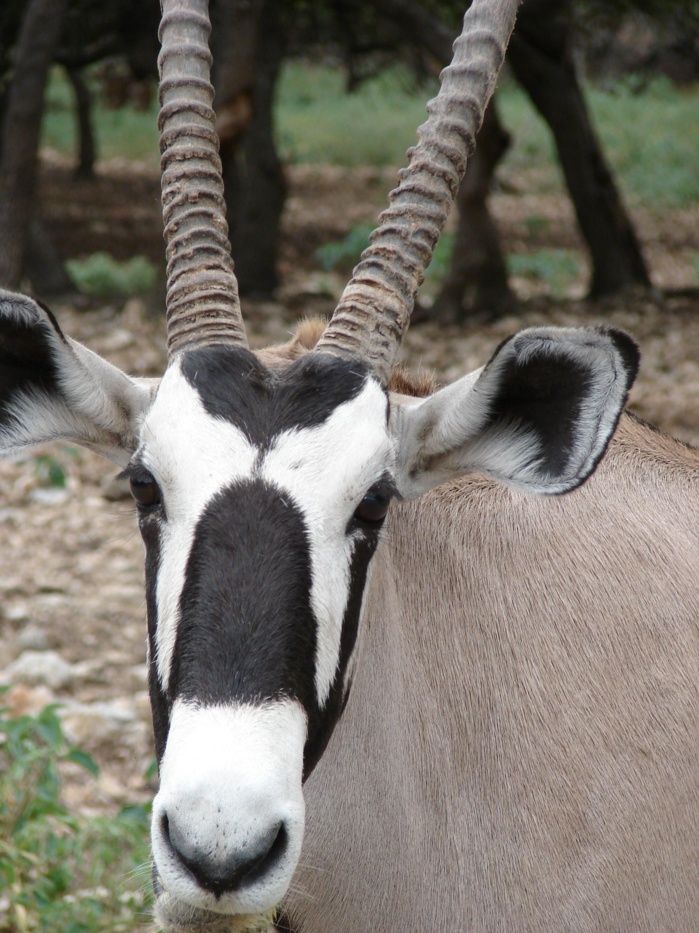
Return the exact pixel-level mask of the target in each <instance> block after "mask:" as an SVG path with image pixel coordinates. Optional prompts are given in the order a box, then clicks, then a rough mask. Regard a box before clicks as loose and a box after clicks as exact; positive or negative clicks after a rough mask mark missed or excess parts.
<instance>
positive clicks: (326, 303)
mask: <svg viewBox="0 0 699 933" xmlns="http://www.w3.org/2000/svg"><path fill="white" fill-rule="evenodd" d="M392 177H393V173H390V174H387V173H384V172H377V171H373V170H355V171H349V170H339V169H309V168H299V169H296V170H295V171H294V172H293V173H292V175H291V184H292V189H291V197H290V201H289V210H288V214H287V217H286V220H285V228H284V244H285V245H284V249H283V260H282V273H283V278H284V285H283V287H282V288H281V289H280V293H279V300H278V301H277V302H266V303H247V304H246V305H245V307H244V311H245V313H246V319H247V322H248V329H249V333H250V336H251V342H252V343H253V344H254V345H261V344H264V343H268V342H272V341H277V340H283V339H285V338H286V336H287V335H288V333H289V332H290V330H291V328H292V327H293V322H294V320H296V319H297V317H298V316H299V315H300V314H302V313H305V312H312V313H318V312H319V313H328V312H330V311H331V310H332V307H333V301H334V299H335V298H336V297H337V294H338V292H339V289H340V288H341V286H342V284H343V281H342V278H341V276H340V275H339V274H335V273H328V272H323V271H322V270H320V269H319V268H318V267H317V264H315V263H314V262H313V260H312V258H311V254H312V252H313V250H314V249H315V248H316V247H317V246H319V245H321V244H322V243H324V242H327V241H328V240H330V239H335V238H338V237H341V236H342V235H343V234H344V233H345V232H346V231H347V230H348V229H350V228H352V227H353V226H354V225H356V224H357V223H360V222H364V221H366V220H367V219H368V220H371V219H373V218H374V217H375V216H376V212H377V209H378V208H379V207H380V206H381V204H382V203H383V200H384V198H385V193H386V191H387V189H388V187H389V186H390V184H391V183H392ZM42 190H43V200H44V205H45V213H46V217H47V221H48V224H49V226H50V228H51V229H52V230H53V232H54V233H56V234H57V235H58V239H59V242H60V243H61V247H62V249H63V250H64V251H65V252H66V254H72V255H78V254H80V253H81V252H85V251H88V252H92V251H94V250H97V249H108V250H110V251H111V252H112V253H114V254H115V255H116V256H118V257H120V258H126V257H127V256H129V255H132V254H133V253H134V252H137V253H144V254H146V255H149V256H150V257H151V258H152V259H153V260H154V261H156V260H157V261H159V258H160V256H161V253H162V247H161V243H160V239H159V237H160V221H159V214H158V180H157V178H155V177H153V176H152V175H150V174H149V173H148V172H146V171H145V170H142V169H139V168H138V167H136V168H134V167H131V166H127V165H117V164H111V165H102V166H100V173H99V176H98V178H97V180H95V181H94V182H89V183H84V184H83V185H77V183H74V182H73V181H72V180H71V178H70V174H69V169H68V168H67V167H66V166H65V165H64V164H63V163H60V162H56V161H55V160H54V161H51V162H50V163H48V165H47V166H46V168H45V171H44V174H43V177H42ZM525 191H526V186H525V184H524V182H523V181H522V180H518V181H517V184H514V182H513V183H512V184H510V185H508V186H507V191H506V193H501V194H498V195H497V196H496V197H495V199H494V210H495V213H496V214H497V216H498V218H499V220H500V222H501V227H502V230H503V235H504V239H505V243H506V248H507V249H508V251H515V250H516V249H518V248H520V247H521V246H523V245H525V244H526V246H527V248H528V249H532V248H543V247H546V246H548V245H551V246H558V247H560V246H565V247H570V248H576V247H577V246H578V245H579V244H578V239H577V235H576V233H575V230H574V224H573V221H572V215H571V211H570V207H569V205H568V203H567V201H566V200H565V198H564V197H563V196H562V195H555V194H554V195H550V194H549V195H545V196H530V195H527V194H526V193H525ZM533 213H535V214H536V216H540V217H545V218H547V220H548V222H547V224H546V225H545V230H544V231H539V232H538V233H536V234H534V233H533V232H532V230H531V224H530V225H529V226H528V225H527V223H526V220H527V217H530V216H531V215H532V214H533ZM636 219H637V221H638V225H639V231H640V234H641V237H642V239H643V242H644V244H645V246H646V250H647V254H648V259H649V262H650V265H651V268H652V270H653V275H654V280H655V283H656V285H657V286H658V288H659V291H658V293H657V295H654V296H653V295H651V296H648V295H628V296H624V297H620V298H617V299H615V300H612V301H608V302H605V303H604V304H590V303H587V302H585V301H584V300H582V299H581V298H580V297H576V295H577V296H580V295H581V294H582V293H583V288H584V283H583V282H582V281H581V282H579V283H575V284H573V285H572V286H571V289H570V292H571V294H572V296H573V297H569V298H566V299H565V300H563V301H558V302H554V301H553V300H551V299H550V298H548V297H546V295H545V294H543V292H544V291H545V286H543V285H539V284H537V283H532V282H531V281H528V280H525V279H518V280H516V281H515V283H514V284H515V287H516V289H517V291H518V294H519V295H520V297H521V298H522V299H523V302H522V308H521V313H520V314H518V315H512V316H510V317H508V318H507V319H504V320H500V321H497V322H496V323H491V324H487V325H479V324H477V323H472V324H467V325H463V326H458V327H457V326H451V327H438V326H436V325H433V324H424V325H422V326H420V327H416V328H415V329H414V330H413V331H412V332H411V333H410V334H409V336H408V339H407V341H406V345H405V351H404V357H405V359H406V361H408V362H409V363H410V364H411V365H415V366H418V367H423V368H426V369H435V370H436V371H437V372H438V374H439V376H440V378H442V379H444V380H445V381H449V380H451V379H454V378H455V377H457V376H459V375H461V374H463V373H465V372H467V371H469V370H471V369H474V368H476V367H477V366H479V365H481V364H482V363H483V362H484V361H485V360H486V359H487V358H488V356H489V354H490V353H491V352H492V350H493V349H494V347H495V346H496V345H497V344H498V343H499V341H500V340H501V339H502V338H503V337H505V336H507V335H508V334H510V333H512V332H513V331H514V330H516V329H518V328H519V327H522V326H525V325H531V324H535V323H555V324H576V323H582V322H584V323H591V322H604V323H607V324H613V325H615V326H618V327H621V328H624V329H626V330H628V331H630V332H631V333H632V334H633V335H635V337H636V338H637V340H638V341H639V343H640V344H641V347H642V350H643V368H642V371H641V376H640V378H639V380H638V383H637V385H636V387H635V389H634V392H633V396H632V406H633V408H634V409H635V410H636V411H637V412H639V413H640V414H641V415H643V416H644V417H646V418H648V419H650V420H652V421H654V422H656V423H658V424H660V425H662V426H663V427H664V428H666V429H668V430H670V431H672V432H673V433H675V434H677V435H678V436H679V437H681V438H683V439H684V440H686V441H689V442H694V443H699V417H698V414H697V413H698V412H699V297H697V295H696V294H693V292H692V290H691V289H688V290H685V292H684V293H679V294H675V295H674V296H670V297H667V296H666V297H661V293H660V289H661V288H662V289H681V288H682V287H683V286H686V285H691V284H692V282H693V272H692V262H693V261H695V258H696V256H697V255H698V254H699V223H697V221H699V209H698V208H697V207H696V206H695V207H692V208H688V209H685V210H677V211H674V212H673V213H672V214H667V213H663V214H657V215H653V214H651V213H649V212H644V211H639V212H638V213H637V215H636ZM533 238H534V239H535V240H536V242H534V243H533ZM428 298H429V295H428ZM154 301H155V299H151V298H147V299H140V298H139V299H131V300H129V301H127V302H126V303H122V304H110V305H103V306H97V305H95V304H94V303H88V304H87V306H86V307H84V306H83V304H84V303H82V302H79V303H77V304H79V305H80V306H76V304H73V305H67V304H66V305H60V306H58V307H56V308H55V311H56V313H57V316H58V318H59V320H60V322H61V324H62V326H63V327H64V329H65V330H66V332H67V333H69V334H71V335H72V336H73V337H75V338H77V339H78V340H80V341H82V342H84V343H85V344H87V345H88V346H90V347H91V348H92V349H94V350H96V351H97V352H99V353H101V354H103V355H104V356H106V357H107V358H108V359H109V360H111V361H112V362H113V363H115V364H117V365H119V366H121V367H123V368H124V369H126V370H128V371H130V372H131V373H135V374H141V375H157V374H159V373H160V372H161V371H162V369H163V367H164V365H165V353H164V340H163V325H162V319H161V317H160V315H159V314H157V313H154V312H153V306H154ZM47 458H48V459H47ZM56 464H57V465H58V466H60V468H61V469H62V470H63V471H64V473H65V476H66V484H65V487H63V488H61V487H60V486H55V485H52V484H51V482H50V477H49V476H48V473H49V471H50V470H51V469H54V468H55V465H56ZM114 473H115V469H114V468H113V467H111V466H110V465H109V464H105V463H103V462H101V461H100V460H99V459H98V458H97V457H96V456H94V455H92V454H90V453H88V452H85V451H80V450H75V449H71V448H66V447H52V448H50V449H48V448H47V449H46V450H42V451H39V452H38V455H36V454H32V456H27V457H24V458H22V459H20V460H17V461H13V462H3V463H0V553H1V555H2V563H1V564H0V596H1V598H0V680H1V681H3V682H5V683H11V684H12V685H13V686H12V689H11V690H10V692H9V694H8V695H6V698H5V700H6V702H9V704H10V705H11V706H12V707H13V708H14V709H15V710H17V711H33V710H37V709H38V708H40V707H41V706H43V705H44V704H46V703H47V702H52V701H58V702H60V703H61V704H62V705H63V706H62V709H63V712H62V715H63V718H64V724H65V729H66V732H67V733H68V735H69V737H70V738H71V739H72V740H73V741H75V742H76V743H79V744H80V745H82V746H83V747H84V748H86V749H87V750H88V751H90V752H91V753H92V754H93V756H94V757H95V758H96V760H97V761H98V762H99V764H100V766H101V776H100V778H99V779H98V780H97V781H95V780H94V779H92V778H91V777H88V776H86V775H83V774H82V773H79V772H78V771H77V769H76V771H75V772H74V773H73V772H70V773H69V774H68V775H67V783H66V791H65V793H66V798H67V800H68V802H69V803H71V804H74V805H76V806H78V807H79V808H81V809H82V810H83V811H85V812H96V811H105V810H107V811H110V810H113V809H115V808H116V807H117V806H119V805H121V804H124V803H127V802H129V801H142V800H146V799H148V798H149V797H150V796H151V795H152V793H153V787H152V786H151V785H149V783H148V780H147V778H146V771H147V768H148V765H149V763H150V762H151V761H152V756H153V751H152V745H151V738H150V721H149V708H148V697H147V690H146V667H145V624H144V615H145V609H144V597H143V570H142V557H143V554H142V546H141V542H140V539H139V536H138V532H137V530H136V524H135V519H134V515H133V507H132V505H131V503H130V502H129V501H127V500H125V499H123V498H120V495H119V493H120V490H119V488H118V487H115V484H114V481H113V477H114Z"/></svg>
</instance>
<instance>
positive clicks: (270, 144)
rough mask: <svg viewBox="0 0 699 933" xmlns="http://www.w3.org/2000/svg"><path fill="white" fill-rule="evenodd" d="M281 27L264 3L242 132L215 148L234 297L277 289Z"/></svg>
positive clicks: (273, 7) (274, 5) (282, 190)
mask: <svg viewBox="0 0 699 933" xmlns="http://www.w3.org/2000/svg"><path fill="white" fill-rule="evenodd" d="M285 25H286V19H285V17H284V15H283V12H282V10H281V9H280V4H279V2H278V0H267V2H266V3H265V4H264V6H263V8H262V10H261V12H260V15H259V20H258V23H257V36H256V44H255V48H256V56H255V58H256V60H255V63H254V74H255V85H254V89H253V90H252V96H251V100H250V103H251V115H250V120H249V123H248V124H247V126H246V127H245V130H244V132H242V133H241V134H240V135H238V136H237V137H235V138H231V139H230V141H228V142H226V143H223V144H222V146H221V159H222V162H223V169H224V175H223V180H224V185H225V196H226V205H227V213H228V224H229V232H230V239H231V247H232V252H233V257H234V260H235V269H236V275H237V277H238V284H239V286H240V291H241V294H247V295H250V294H255V295H258V296H267V295H271V294H272V293H273V292H274V290H275V289H276V287H277V284H278V276H277V251H278V245H279V225H280V222H281V215H282V211H283V209H284V201H285V199H286V180H285V177H284V171H283V168H282V164H281V161H280V159H279V156H278V154H277V150H276V146H275V143H274V132H273V104H274V91H275V87H276V82H277V78H278V77H279V70H280V68H281V64H282V61H283V58H284V52H285V50H286V29H285Z"/></svg>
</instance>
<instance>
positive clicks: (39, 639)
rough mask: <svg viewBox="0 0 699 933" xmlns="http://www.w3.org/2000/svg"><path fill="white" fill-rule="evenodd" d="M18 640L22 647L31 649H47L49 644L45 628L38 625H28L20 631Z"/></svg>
mask: <svg viewBox="0 0 699 933" xmlns="http://www.w3.org/2000/svg"><path fill="white" fill-rule="evenodd" d="M25 618H26V617H25ZM17 641H18V642H19V645H20V647H21V648H24V649H25V650H26V649H29V650H31V651H46V650H47V649H48V646H49V642H48V637H47V635H46V632H45V630H44V629H43V628H40V627H39V626H38V625H26V626H25V627H24V628H23V629H22V630H21V631H20V632H19V633H18V635H17Z"/></svg>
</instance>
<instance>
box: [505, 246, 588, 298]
mask: <svg viewBox="0 0 699 933" xmlns="http://www.w3.org/2000/svg"><path fill="white" fill-rule="evenodd" d="M507 267H508V270H509V272H510V274H511V275H519V276H522V277H524V278H527V279H530V280H531V281H532V282H545V283H546V285H547V286H548V290H549V291H550V293H551V294H552V295H553V297H554V298H562V297H564V296H565V295H566V293H567V291H568V289H569V288H570V287H571V285H573V283H575V282H577V281H578V280H579V278H580V262H579V260H578V258H577V257H576V254H575V253H574V252H573V251H572V250H569V249H540V250H537V251H536V252H533V253H520V254H517V255H510V256H508V257H507Z"/></svg>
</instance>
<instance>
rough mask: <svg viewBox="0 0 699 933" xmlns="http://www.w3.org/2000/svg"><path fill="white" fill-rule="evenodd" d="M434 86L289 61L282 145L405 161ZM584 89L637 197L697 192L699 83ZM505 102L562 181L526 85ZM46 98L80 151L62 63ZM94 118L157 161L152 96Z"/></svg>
mask: <svg viewBox="0 0 699 933" xmlns="http://www.w3.org/2000/svg"><path fill="white" fill-rule="evenodd" d="M435 90H436V83H435V84H430V85H429V86H423V87H417V86H416V85H415V82H413V81H412V80H411V79H410V78H409V76H408V75H407V74H406V72H405V71H404V70H401V69H400V68H393V69H390V70H388V71H386V72H385V73H383V74H381V75H379V76H378V77H376V78H374V79H372V80H369V81H366V82H365V83H364V84H362V85H361V86H360V88H359V90H358V91H356V92H355V93H353V94H347V93H346V92H345V79H344V75H343V74H342V71H341V69H339V68H332V67H329V66H327V65H317V64H309V63H300V62H292V63H290V64H289V65H287V66H286V67H285V68H284V69H283V72H282V76H281V79H280V82H279V87H278V94H277V106H276V120H277V139H278V143H279V147H280V150H281V153H282V155H283V157H284V159H285V160H286V161H287V162H290V163H327V164H333V165H342V166H358V165H372V166H377V167H380V166H387V165H391V166H393V165H396V166H398V165H401V164H403V162H404V160H405V151H406V149H407V148H408V147H409V146H411V145H413V144H414V142H415V140H416V130H417V127H418V125H419V124H420V123H422V122H423V121H424V119H425V102H426V100H427V98H428V97H431V96H432V95H433V94H434V92H435ZM586 94H587V99H588V102H589V105H590V109H591V112H592V116H593V120H594V124H595V126H596V128H597V130H598V132H599V135H600V138H601V140H602V143H603V146H604V150H605V153H606V155H607V157H608V159H609V161H610V164H611V165H612V167H613V169H614V171H615V173H616V174H617V177H618V179H619V181H620V183H621V186H622V189H623V190H624V192H625V193H626V194H627V195H628V196H629V197H630V198H631V199H632V200H633V201H634V202H636V203H642V204H646V205H648V206H654V205H655V206H658V207H673V206H677V205H682V204H686V203H689V202H692V201H697V200H699V172H697V171H696V153H697V151H699V120H697V119H696V114H697V108H698V106H699V89H697V88H691V89H686V90H679V89H677V88H675V87H673V86H672V85H671V84H670V83H669V82H668V81H666V80H660V79H659V80H656V81H654V82H653V83H651V84H650V85H649V87H648V88H647V89H646V90H644V92H643V93H634V92H633V89H632V88H631V87H629V86H628V85H624V84H620V85H618V86H616V87H614V88H612V89H605V90H602V89H595V88H587V91H586ZM498 101H499V104H500V109H501V112H502V117H503V122H504V124H505V126H506V127H507V128H508V129H509V130H510V131H511V132H512V134H513V137H514V141H513V146H512V148H511V150H510V152H509V153H508V155H507V164H508V166H509V168H510V170H511V171H514V172H515V173H516V172H517V171H518V170H526V169H528V168H532V167H536V168H543V169H544V172H542V173H540V174H541V176H542V179H543V180H542V181H541V182H540V185H541V186H543V187H542V189H541V190H546V189H549V188H554V187H560V186H561V184H562V181H561V176H560V171H559V169H558V167H557V164H556V159H555V152H554V147H553V143H552V140H551V134H550V132H549V130H548V128H547V127H546V125H545V124H544V123H543V121H542V120H541V118H540V117H539V116H538V114H537V113H536V112H535V111H534V109H533V107H532V105H531V104H530V102H529V100H528V98H527V96H526V95H525V93H524V92H523V91H522V90H520V89H519V88H518V87H517V86H516V85H514V84H513V83H512V82H505V83H504V86H503V87H502V88H501V89H500V90H499V91H498ZM47 103H48V106H47V115H46V119H45V121H44V123H45V125H44V137H43V138H44V144H45V145H50V146H52V147H54V148H55V149H58V150H59V151H61V152H65V153H72V152H74V151H75V121H74V117H73V112H72V106H73V104H72V90H71V88H70V86H69V84H68V82H67V80H66V78H65V77H64V75H63V73H62V72H61V70H60V69H55V70H54V72H53V74H52V79H51V83H50V87H49V91H48V96H47ZM95 125H96V136H97V142H98V151H99V153H100V155H101V157H105V158H109V157H113V156H120V157H122V158H129V159H132V158H138V159H145V160H146V161H148V162H149V163H150V164H151V165H152V166H153V167H154V168H156V167H157V165H158V158H159V157H158V141H157V130H156V104H155V103H153V104H152V106H151V108H150V110H149V111H148V112H147V113H139V112H137V111H136V110H135V109H134V108H133V107H131V106H127V107H125V108H123V109H122V110H107V109H105V108H104V107H97V108H96V110H95ZM547 170H548V171H547Z"/></svg>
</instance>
